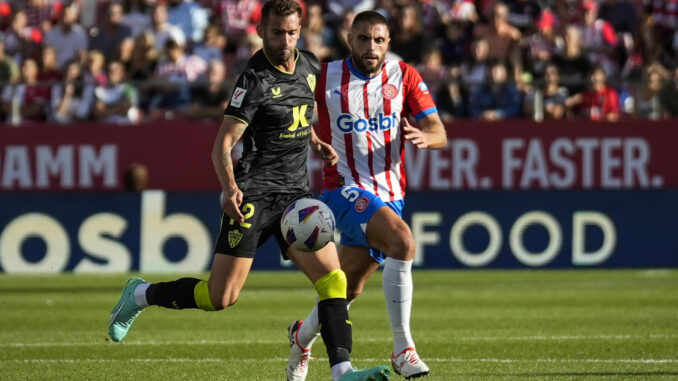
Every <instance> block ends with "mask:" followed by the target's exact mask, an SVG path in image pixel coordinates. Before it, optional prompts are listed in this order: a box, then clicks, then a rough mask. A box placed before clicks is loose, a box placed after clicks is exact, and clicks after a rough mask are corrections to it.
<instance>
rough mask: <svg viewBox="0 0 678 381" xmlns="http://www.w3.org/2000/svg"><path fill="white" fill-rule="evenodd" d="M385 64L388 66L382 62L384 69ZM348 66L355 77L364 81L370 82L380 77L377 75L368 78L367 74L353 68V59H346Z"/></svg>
mask: <svg viewBox="0 0 678 381" xmlns="http://www.w3.org/2000/svg"><path fill="white" fill-rule="evenodd" d="M385 64H386V61H384V62H382V64H381V65H382V67H383V66H384V65H385ZM346 66H348V70H350V71H351V73H353V75H355V76H356V77H358V78H360V79H362V80H363V81H369V80H370V79H372V78H375V77H377V76H379V75H380V74H375V75H374V76H372V77H368V76H366V75H365V74H363V73H361V72H359V71H358V69H356V68H355V66H353V57H348V58H347V59H346Z"/></svg>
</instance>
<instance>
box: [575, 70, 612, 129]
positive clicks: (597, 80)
mask: <svg viewBox="0 0 678 381" xmlns="http://www.w3.org/2000/svg"><path fill="white" fill-rule="evenodd" d="M590 79H591V85H590V87H589V88H588V89H586V90H584V91H583V92H581V93H579V94H576V95H574V96H572V97H571V98H569V99H568V100H567V102H566V104H567V105H568V106H569V107H572V106H577V107H576V111H577V115H579V116H581V117H584V118H587V119H590V120H593V121H608V122H616V121H617V120H619V93H617V91H616V90H615V89H613V88H611V87H609V86H608V85H607V84H606V81H607V75H606V74H605V70H603V68H602V66H594V67H593V70H592V71H591V77H590Z"/></svg>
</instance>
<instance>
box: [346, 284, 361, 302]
mask: <svg viewBox="0 0 678 381" xmlns="http://www.w3.org/2000/svg"><path fill="white" fill-rule="evenodd" d="M362 292H363V285H362V284H349V285H348V288H346V300H347V301H349V302H350V301H352V300H353V299H355V298H357V297H358V296H360V294H362Z"/></svg>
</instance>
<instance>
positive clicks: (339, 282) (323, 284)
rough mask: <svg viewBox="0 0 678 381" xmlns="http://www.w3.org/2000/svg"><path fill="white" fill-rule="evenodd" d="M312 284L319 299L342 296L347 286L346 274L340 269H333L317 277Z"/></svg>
mask: <svg viewBox="0 0 678 381" xmlns="http://www.w3.org/2000/svg"><path fill="white" fill-rule="evenodd" d="M313 286H314V287H315V290H316V292H317V293H318V298H319V300H320V301H323V300H326V299H334V298H343V297H344V295H346V288H347V283H346V274H345V273H344V272H343V271H342V270H340V269H337V270H334V271H332V272H330V273H328V274H325V275H324V276H323V277H322V278H320V279H318V280H317V281H316V282H315V283H314V284H313Z"/></svg>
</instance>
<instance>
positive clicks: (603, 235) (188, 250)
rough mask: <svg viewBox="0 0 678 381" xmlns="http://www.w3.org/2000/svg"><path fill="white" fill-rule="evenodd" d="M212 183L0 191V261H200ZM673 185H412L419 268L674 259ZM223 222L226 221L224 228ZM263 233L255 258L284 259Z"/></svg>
mask: <svg viewBox="0 0 678 381" xmlns="http://www.w3.org/2000/svg"><path fill="white" fill-rule="evenodd" d="M218 199H219V194H218V192H164V191H145V192H142V193H123V192H97V193H86V192H75V193H64V192H51V193H30V192H26V193H19V192H4V193H0V205H2V208H1V209H0V272H4V273H18V272H24V273H26V272H40V273H58V272H64V271H73V272H127V271H141V272H182V273H186V272H199V271H206V270H208V269H209V265H210V261H211V259H212V250H213V243H214V239H215V237H216V235H217V233H218V231H217V229H219V225H220V217H221V210H220V207H219V202H218ZM676 216H678V191H677V190H668V189H664V190H617V191H607V190H571V191H543V190H539V191H534V190H533V191H477V192H470V191H460V192H453V193H450V192H433V191H413V192H410V194H409V196H408V198H407V202H406V205H405V215H404V218H405V220H406V221H407V222H408V223H409V224H410V226H411V228H412V231H413V233H414V238H415V242H416V244H417V252H416V258H415V265H416V266H418V267H424V268H528V267H529V268H581V267H596V268H613V267H614V268H619V267H638V268H644V267H652V268H658V267H676V266H678V239H676V237H678V219H677V218H676ZM225 228H226V229H227V228H228V227H227V226H226V227H225ZM285 267H286V265H284V264H282V263H281V261H280V256H279V254H278V249H277V246H276V245H275V244H274V243H273V241H271V240H269V241H268V242H267V243H266V244H265V245H264V246H263V247H262V248H261V249H260V250H259V251H258V254H257V257H256V259H255V265H254V268H255V269H282V268H285Z"/></svg>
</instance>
